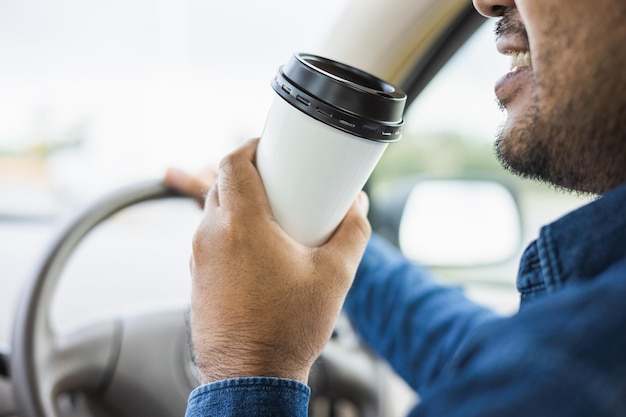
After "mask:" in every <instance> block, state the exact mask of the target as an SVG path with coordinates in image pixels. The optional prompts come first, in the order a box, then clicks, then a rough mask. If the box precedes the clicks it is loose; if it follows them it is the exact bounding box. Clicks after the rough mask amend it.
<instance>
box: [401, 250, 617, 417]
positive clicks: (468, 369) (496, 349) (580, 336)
mask: <svg viewBox="0 0 626 417" xmlns="http://www.w3.org/2000/svg"><path fill="white" fill-rule="evenodd" d="M624 278H626V260H624V261H622V262H621V265H616V266H615V267H613V268H612V269H609V270H607V271H605V272H604V273H603V274H602V275H600V276H598V277H595V278H594V280H593V281H582V280H581V281H579V282H577V283H576V284H575V285H571V286H570V287H568V288H566V289H563V290H561V291H559V292H557V293H553V294H551V295H550V297H544V298H542V299H540V300H537V301H535V302H533V303H532V304H530V305H528V306H527V307H526V308H525V309H523V310H522V311H520V313H518V314H516V315H514V316H512V317H507V318H502V319H500V320H494V321H492V322H490V323H488V324H487V325H485V326H483V327H481V329H479V330H478V331H477V332H475V333H474V334H472V335H471V336H470V337H469V338H468V340H467V341H466V342H465V344H464V346H462V347H461V348H460V349H459V352H458V354H457V355H456V357H455V358H454V359H453V361H452V364H451V366H450V367H449V368H448V369H447V370H446V372H445V375H444V376H442V377H441V378H440V379H439V381H437V383H436V384H434V385H433V386H432V387H429V389H428V390H427V391H425V392H423V393H421V394H422V395H421V403H420V404H419V405H418V406H417V408H416V409H415V410H414V411H413V414H411V416H412V417H418V416H419V417H431V416H446V417H502V416H506V417H528V416H533V417H543V416H546V417H589V416H593V417H608V416H610V417H623V416H626V331H624V329H625V328H626V309H625V308H624V307H623V306H624V299H626V280H625V279H624Z"/></svg>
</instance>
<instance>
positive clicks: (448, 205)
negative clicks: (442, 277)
mask: <svg viewBox="0 0 626 417" xmlns="http://www.w3.org/2000/svg"><path fill="white" fill-rule="evenodd" d="M398 229H399V230H398V245H399V247H400V249H401V250H402V252H403V253H404V254H405V256H407V258H409V259H411V260H413V261H416V262H418V263H420V264H423V265H427V266H438V267H461V266H466V267H468V266H485V265H492V264H497V263H501V262H505V261H507V260H509V259H510V258H511V257H512V256H514V255H516V254H517V251H518V249H519V247H520V245H521V241H522V227H521V216H520V212H519V208H518V204H517V201H516V199H515V197H514V195H513V193H512V192H511V191H510V190H509V189H508V188H507V187H505V186H504V185H503V184H500V183H497V182H493V181H483V180H447V179H446V180H444V179H442V180H422V181H419V182H417V183H415V184H414V185H413V187H412V188H411V189H410V191H409V194H408V198H407V199H406V203H405V204H404V208H403V211H402V215H401V218H400V224H399V227H398Z"/></svg>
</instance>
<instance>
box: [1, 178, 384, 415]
mask: <svg viewBox="0 0 626 417" xmlns="http://www.w3.org/2000/svg"><path fill="white" fill-rule="evenodd" d="M180 197H184V198H189V197H188V196H185V195H182V194H180V193H178V192H176V191H175V190H173V189H171V188H168V187H167V186H166V185H165V184H164V183H162V182H161V181H157V180H152V181H144V182H140V183H136V184H133V185H130V186H126V187H124V188H121V189H119V190H117V191H113V192H111V193H109V194H107V195H105V196H103V197H101V198H99V199H97V200H96V201H95V202H94V203H92V204H90V205H89V206H87V207H86V208H85V209H84V210H82V211H80V212H79V213H78V214H77V215H75V216H74V217H72V218H71V219H70V220H69V221H68V222H67V223H66V224H65V225H64V226H63V227H61V229H60V230H59V232H58V233H57V234H56V235H55V237H54V239H53V240H52V242H51V244H50V245H49V247H48V249H47V251H46V252H44V256H43V257H42V261H41V262H40V264H39V266H38V267H37V269H36V270H35V271H36V272H35V273H34V274H33V275H32V277H31V279H30V280H29V281H27V283H26V285H25V287H24V290H23V293H22V298H21V299H20V302H19V303H18V306H17V310H16V315H15V320H14V331H13V338H12V355H11V376H12V380H13V384H14V392H15V402H16V408H17V412H18V415H19V416H21V417H58V416H59V415H60V413H59V412H58V404H56V403H55V400H56V398H57V394H59V392H65V391H63V390H61V389H67V388H68V385H67V383H66V381H61V379H62V378H63V377H65V376H66V375H65V374H64V373H68V374H69V373H72V372H73V373H72V374H71V379H72V383H73V384H74V385H75V386H71V385H70V389H71V388H72V387H74V389H77V390H80V391H85V390H90V391H92V392H95V391H97V390H99V389H100V390H101V391H105V390H106V389H108V388H109V387H108V385H109V383H111V381H112V380H113V378H114V373H115V372H116V371H117V369H115V368H116V366H117V361H118V360H119V359H120V356H123V353H121V347H120V345H121V340H122V322H121V319H118V320H116V321H111V322H103V323H98V326H95V327H93V328H91V327H90V328H89V329H87V330H88V331H87V332H83V333H82V334H81V335H80V343H81V346H82V348H81V346H78V345H76V346H72V344H71V342H70V343H65V346H63V347H62V349H59V348H58V346H57V345H56V344H57V343H58V342H59V340H58V339H57V337H56V336H55V335H54V331H53V329H52V326H51V323H50V320H49V319H50V315H49V311H50V307H51V304H52V299H53V298H54V297H53V293H54V290H55V288H56V286H57V283H58V282H59V278H60V276H61V271H62V270H63V268H64V266H65V264H66V262H67V260H68V259H69V257H70V255H71V253H72V252H73V250H74V249H75V248H76V247H77V246H78V244H79V243H80V242H81V241H82V239H83V238H84V237H85V236H86V235H87V234H88V233H89V232H91V231H92V230H93V229H94V228H95V227H96V226H98V225H99V224H100V223H102V222H103V221H105V220H107V219H108V218H110V217H111V216H113V215H114V214H116V213H118V212H119V211H121V210H123V209H125V208H127V207H130V206H132V205H135V204H139V203H143V202H147V201H152V200H161V199H167V198H180ZM168 320H170V319H168ZM170 321H171V320H170ZM126 324H128V323H126ZM143 324H144V322H142V321H141V319H140V320H135V321H134V322H132V321H131V322H130V326H126V327H133V326H134V327H135V328H137V327H138V325H139V327H144V326H143ZM169 326H170V328H172V325H171V324H170V325H169ZM176 326H177V325H176V324H174V327H176ZM135 339H136V337H135ZM333 342H336V341H333V340H331V343H329V344H328V346H327V348H326V349H325V350H324V352H322V356H321V357H320V359H318V361H317V362H316V365H315V366H314V369H313V371H312V373H311V374H312V380H311V381H309V384H310V385H311V386H312V388H313V392H314V396H315V395H321V396H326V397H328V398H346V399H349V400H351V401H352V402H353V403H355V404H359V405H360V408H359V411H360V415H362V416H365V417H379V416H383V415H386V408H387V407H388V406H389V404H388V403H387V401H386V395H385V394H386V393H385V388H384V386H383V381H382V379H384V378H385V373H384V371H383V366H382V364H381V363H380V362H379V361H377V360H376V359H375V358H374V357H373V355H372V354H371V353H369V352H367V351H365V350H363V349H358V348H356V347H354V346H351V347H346V346H341V345H340V344H339V343H333ZM85 346H87V349H85V348H84V347H85ZM346 349H347V351H348V354H346V352H347V351H346ZM85 354H87V355H88V357H87V358H83V357H82V356H84V355H85ZM73 357H77V359H73ZM348 357H349V360H347V358H348ZM57 362H60V365H57V364H56V363H57ZM84 364H89V365H90V366H91V367H90V369H87V370H83V369H80V366H82V365H84ZM59 368H62V369H59ZM43 370H45V371H46V372H43ZM47 373H50V374H51V375H52V376H50V377H48V376H47ZM55 378H56V379H55ZM63 384H65V385H63ZM59 386H60V387H61V388H59ZM118 388H119V387H118Z"/></svg>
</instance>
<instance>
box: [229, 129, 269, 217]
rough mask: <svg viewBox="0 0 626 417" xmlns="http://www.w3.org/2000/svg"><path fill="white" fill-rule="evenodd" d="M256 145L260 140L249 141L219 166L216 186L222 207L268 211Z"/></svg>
mask: <svg viewBox="0 0 626 417" xmlns="http://www.w3.org/2000/svg"><path fill="white" fill-rule="evenodd" d="M257 144H258V139H254V140H251V141H249V142H247V143H246V144H245V145H243V146H242V147H240V148H239V149H237V150H236V151H234V152H232V153H231V154H229V155H228V156H226V158H224V159H223V160H222V162H221V163H220V170H219V175H218V179H217V184H218V190H219V201H220V206H221V207H224V208H225V209H227V210H239V211H246V212H249V213H252V212H255V211H259V209H260V210H261V211H265V210H267V209H269V203H268V201H267V197H266V196H265V188H264V187H263V182H262V181H261V177H260V176H259V173H258V171H257V169H256V166H255V162H254V160H255V156H256V148H257Z"/></svg>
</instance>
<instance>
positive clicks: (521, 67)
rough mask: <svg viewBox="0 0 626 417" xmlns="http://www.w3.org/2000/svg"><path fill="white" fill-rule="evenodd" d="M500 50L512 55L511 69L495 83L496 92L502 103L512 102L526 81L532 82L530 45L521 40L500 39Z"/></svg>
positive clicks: (498, 46)
mask: <svg viewBox="0 0 626 417" xmlns="http://www.w3.org/2000/svg"><path fill="white" fill-rule="evenodd" d="M497 48H498V51H499V52H500V53H502V54H504V55H508V56H510V57H511V63H510V66H509V69H510V71H509V72H508V73H507V74H505V75H504V76H503V77H501V78H500V79H499V80H498V81H497V82H496V85H495V93H496V96H497V97H498V99H499V100H500V102H501V103H502V104H506V103H508V102H510V101H511V100H512V99H513V98H514V95H515V94H516V92H518V91H519V90H520V88H521V87H522V86H523V84H524V83H526V82H530V80H529V79H528V77H530V75H531V70H532V60H531V56H530V51H529V49H528V46H527V45H525V44H524V43H521V42H514V41H512V40H510V39H509V40H506V39H500V40H499V41H498V42H497Z"/></svg>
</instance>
